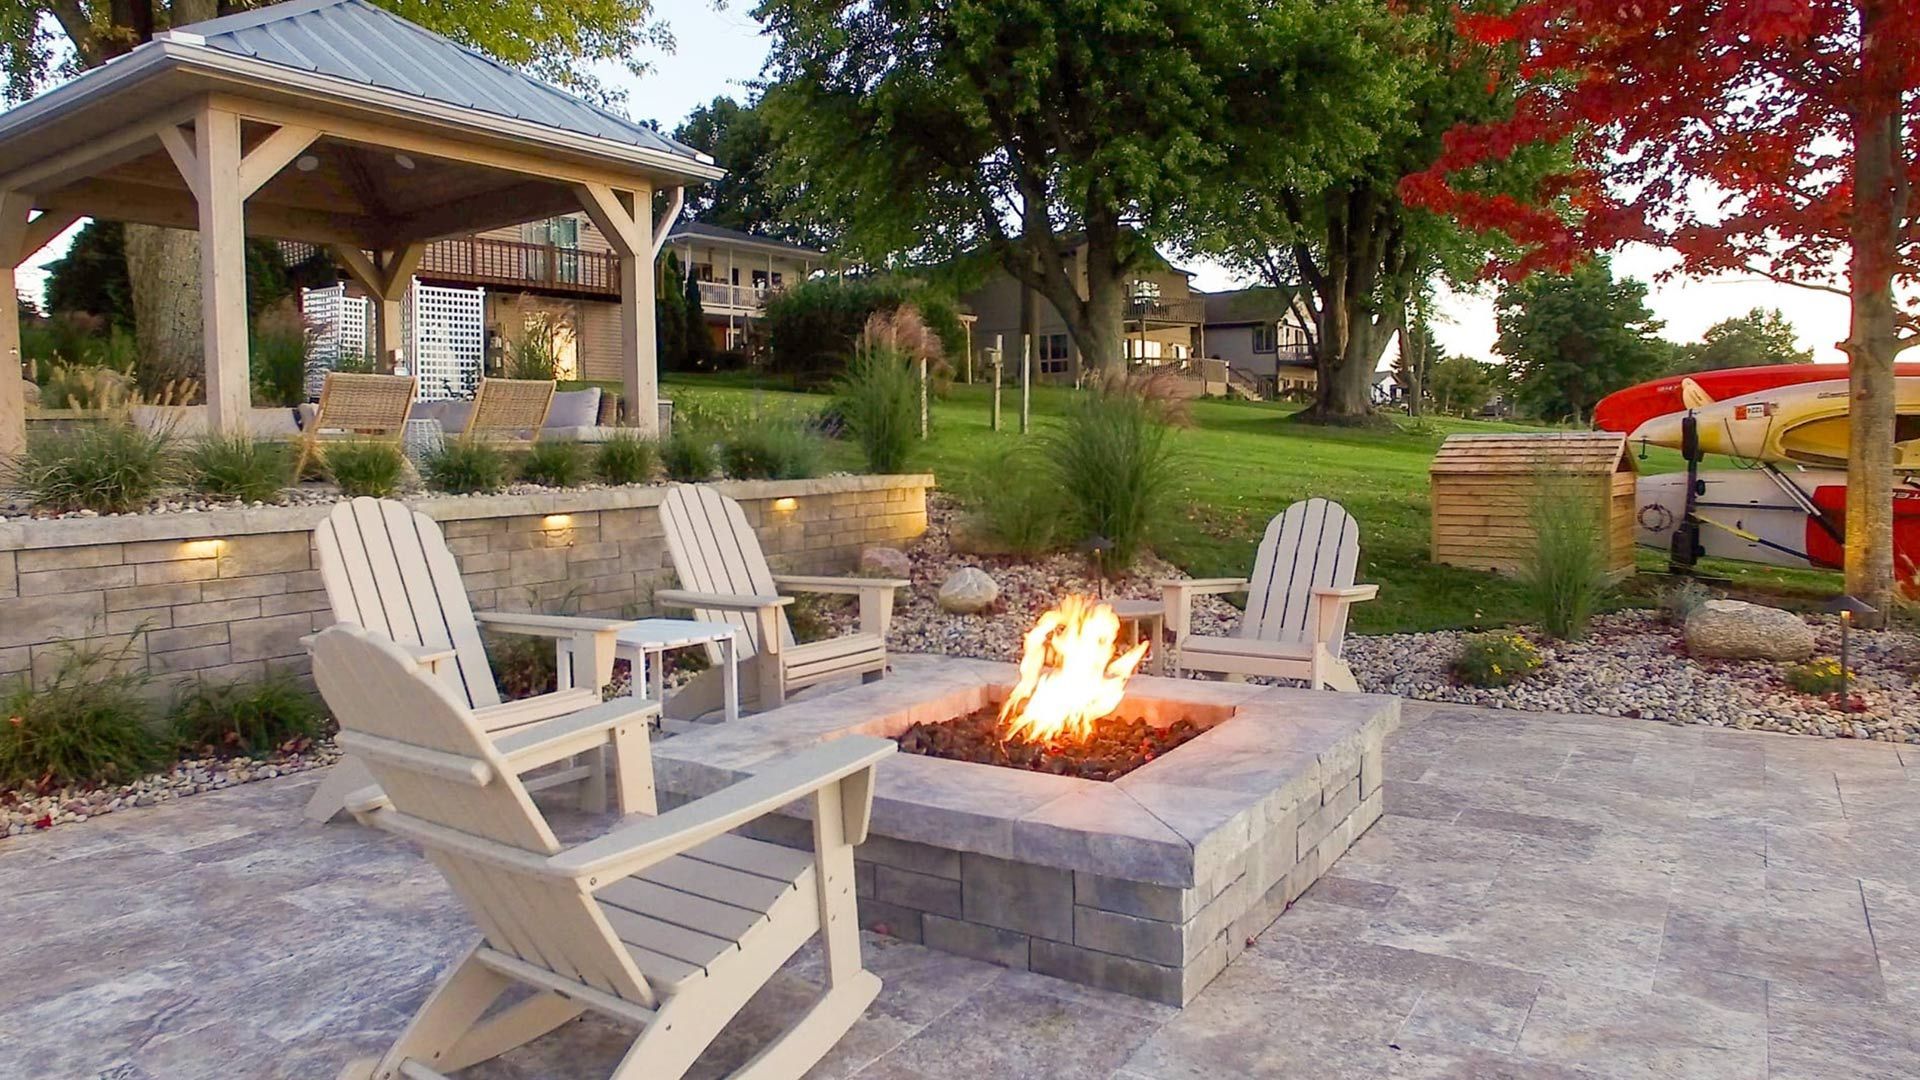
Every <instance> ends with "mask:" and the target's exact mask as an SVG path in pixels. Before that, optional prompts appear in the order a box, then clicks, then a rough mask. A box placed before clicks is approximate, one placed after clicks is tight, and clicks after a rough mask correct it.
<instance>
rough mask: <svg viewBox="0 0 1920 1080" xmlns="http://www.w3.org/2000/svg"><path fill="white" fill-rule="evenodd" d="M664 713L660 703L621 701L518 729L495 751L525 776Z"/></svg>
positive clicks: (497, 742)
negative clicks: (622, 728) (626, 726)
mask: <svg viewBox="0 0 1920 1080" xmlns="http://www.w3.org/2000/svg"><path fill="white" fill-rule="evenodd" d="M659 712H660V703H659V702H657V701H640V700H636V699H634V698H630V697H617V698H614V699H613V700H612V701H608V702H603V703H601V704H599V705H594V706H590V707H588V708H585V709H580V710H578V711H576V712H571V713H568V714H566V715H565V716H556V717H553V718H552V719H549V720H542V721H540V722H538V723H534V724H528V725H526V726H525V727H521V728H516V729H515V730H513V731H512V732H509V733H508V734H505V735H502V736H500V737H499V738H497V739H495V740H494V741H493V747H494V749H496V750H498V751H500V753H501V754H502V755H503V756H504V757H505V758H506V759H507V764H508V765H509V766H511V767H512V768H513V771H514V772H517V773H524V772H526V771H527V770H529V769H537V768H539V767H540V766H542V765H551V764H553V763H554V762H556V761H561V760H564V759H566V758H570V757H572V756H573V755H575V754H579V753H584V752H585V751H588V750H591V749H593V748H594V747H596V746H599V745H601V744H602V743H605V742H606V741H607V733H608V732H609V731H611V730H613V729H614V728H616V727H619V726H620V725H622V724H626V723H631V722H634V721H639V722H640V724H641V726H642V728H643V732H642V735H641V737H642V738H645V737H646V736H645V733H644V727H645V725H646V722H647V721H649V720H651V719H652V718H653V717H654V716H655V715H657V714H658V713H659Z"/></svg>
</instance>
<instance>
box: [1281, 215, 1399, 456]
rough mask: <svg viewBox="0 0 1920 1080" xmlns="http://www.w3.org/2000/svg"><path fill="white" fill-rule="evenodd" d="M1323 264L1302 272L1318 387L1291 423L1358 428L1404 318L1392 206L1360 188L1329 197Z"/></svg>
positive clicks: (1370, 409)
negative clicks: (1309, 299)
mask: <svg viewBox="0 0 1920 1080" xmlns="http://www.w3.org/2000/svg"><path fill="white" fill-rule="evenodd" d="M1323 202H1324V205H1325V208H1326V264H1325V266H1324V267H1323V268H1321V269H1320V270H1318V271H1317V272H1315V273H1312V274H1308V275H1306V276H1307V278H1308V282H1309V285H1310V287H1311V288H1312V289H1313V292H1314V295H1315V298H1316V299H1317V300H1318V301H1319V311H1318V312H1317V315H1318V320H1319V327H1318V333H1317V334H1316V335H1315V338H1316V340H1315V341H1314V365H1315V367H1316V368H1317V369H1318V383H1317V385H1316V387H1315V390H1314V401H1313V404H1312V405H1310V406H1308V407H1307V409H1306V410H1305V411H1303V412H1301V413H1299V414H1298V416H1297V419H1299V420H1303V421H1306V422H1308V423H1318V424H1363V423H1366V422H1367V420H1368V419H1369V418H1370V417H1372V415H1373V373H1374V370H1375V369H1376V368H1378V367H1379V366H1380V357H1381V356H1383V355H1385V353H1386V351H1387V343H1388V342H1389V341H1391V340H1392V339H1393V335H1394V334H1395V333H1397V332H1398V331H1399V328H1400V324H1401V322H1402V320H1403V318H1404V316H1405V312H1406V305H1407V297H1408V291H1409V283H1408V281H1407V274H1406V266H1407V253H1406V250H1405V248H1404V246H1403V245H1402V243H1401V240H1400V230H1399V225H1398V222H1397V219H1396V217H1395V213H1394V211H1393V208H1392V207H1390V206H1384V205H1382V203H1381V202H1380V200H1379V197H1378V196H1377V195H1375V194H1374V193H1373V192H1371V191H1369V190H1366V189H1355V190H1344V191H1334V192H1329V193H1328V194H1327V195H1326V196H1325V197H1324V200H1323Z"/></svg>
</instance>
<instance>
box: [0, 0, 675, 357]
mask: <svg viewBox="0 0 1920 1080" xmlns="http://www.w3.org/2000/svg"><path fill="white" fill-rule="evenodd" d="M267 2H272V0H267ZM374 2H376V3H379V4H381V6H383V7H387V8H389V9H391V10H392V11H394V12H395V13H397V14H399V15H401V16H403V17H405V18H408V19H412V20H413V21H415V22H417V23H420V24H421V25H423V26H425V27H427V28H428V29H430V30H434V31H437V32H439V33H442V34H445V35H447V36H448V37H451V38H453V39H454V40H456V41H459V42H461V43H463V44H466V45H469V46H471V47H473V48H476V49H479V50H481V51H482V52H486V53H488V54H490V55H492V56H494V57H496V58H498V59H500V60H503V61H505V62H507V63H509V64H515V65H518V66H521V67H524V68H526V69H527V70H528V71H529V72H531V73H533V74H535V75H537V76H539V77H541V78H544V79H547V80H549V81H552V82H556V83H558V84H560V85H562V86H566V87H569V88H571V89H573V90H575V91H578V92H581V93H585V94H587V95H589V96H594V97H598V98H599V99H601V100H602V101H605V102H607V103H609V104H612V103H616V102H617V101H618V99H619V95H618V94H617V93H609V92H608V91H607V90H606V89H605V88H604V87H603V86H602V85H601V84H600V83H599V81H598V80H596V79H595V78H594V76H593V74H592V64H593V63H594V62H599V61H605V62H613V63H619V64H621V65H622V66H624V67H626V68H627V69H629V70H630V71H633V72H635V73H636V74H637V73H638V72H640V71H642V70H644V69H645V65H644V63H643V62H642V61H641V60H640V59H638V58H639V57H640V56H643V55H644V52H645V47H646V46H650V45H651V46H660V45H666V44H670V43H671V38H670V37H669V36H668V35H667V33H666V30H665V28H664V27H662V26H661V25H659V24H658V23H655V22H653V21H652V20H651V19H650V18H649V15H650V13H651V11H652V4H651V0H491V2H489V3H485V4H447V3H439V2H436V0H374ZM261 6H264V4H263V3H262V2H260V0H11V2H9V3H6V4H4V5H0V31H4V32H5V35H6V38H5V40H6V47H5V48H4V49H0V72H4V75H5V80H6V86H5V94H6V97H7V99H8V101H10V102H17V101H24V100H26V99H27V98H29V97H32V96H33V95H34V94H35V93H38V92H39V91H40V90H41V89H43V88H45V87H46V86H47V85H48V84H49V83H51V82H53V81H56V80H59V79H65V78H68V77H71V76H73V75H75V74H77V73H79V72H80V71H83V70H85V69H87V68H93V67H98V66H99V65H101V64H104V63H106V62H107V61H109V60H111V59H113V58H114V57H116V56H120V55H122V54H125V53H127V52H130V51H132V50H133V49H134V47H135V46H138V45H140V44H141V43H143V42H145V41H147V40H149V39H150V38H152V36H153V35H154V33H155V32H156V31H159V30H165V29H167V28H169V27H174V26H185V25H187V24H188V23H194V22H200V21H202V20H204V19H210V18H213V17H214V16H215V15H218V14H222V13H224V12H230V11H238V10H244V9H248V8H256V7H261ZM63 38H64V41H63V40H62V39H63ZM124 237H125V240H124V244H125V251H126V265H127V278H128V282H129V289H128V291H129V294H130V300H131V304H132V311H133V319H132V322H133V324H134V326H135V328H136V334H137V336H138V338H139V349H140V356H141V363H140V367H139V369H138V375H139V377H140V381H141V385H142V386H143V387H146V388H154V387H158V386H162V385H164V384H166V383H168V382H172V381H174V380H175V379H186V378H197V377H198V375H199V374H200V372H201V367H202V365H203V362H204V360H203V356H202V353H201V336H200V290H199V279H200V242H199V236H198V234H197V233H193V232H188V231H183V230H179V229H162V228H159V227H156V226H151V225H134V224H129V225H127V226H126V227H125V230H124Z"/></svg>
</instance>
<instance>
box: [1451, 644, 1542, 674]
mask: <svg viewBox="0 0 1920 1080" xmlns="http://www.w3.org/2000/svg"><path fill="white" fill-rule="evenodd" d="M1544 663H1546V660H1545V659H1544V658H1543V657H1541V655H1540V650H1539V649H1536V648H1534V647H1533V643H1532V642H1529V641H1528V640H1527V639H1526V638H1523V637H1521V636H1520V635H1519V634H1511V633H1506V634H1503V633H1493V634H1475V635H1474V636H1472V637H1470V638H1468V639H1467V640H1466V641H1465V642H1463V643H1461V646H1460V652H1459V655H1457V656H1455V657H1454V658H1453V664H1452V671H1453V677H1454V678H1455V679H1458V680H1459V681H1460V682H1461V683H1463V684H1464V685H1467V686H1510V685H1512V684H1513V683H1516V682H1519V681H1520V680H1521V679H1524V678H1526V677H1527V676H1529V675H1531V674H1533V673H1534V672H1535V671H1538V670H1540V665H1542V664H1544Z"/></svg>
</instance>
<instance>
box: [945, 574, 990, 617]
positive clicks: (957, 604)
mask: <svg viewBox="0 0 1920 1080" xmlns="http://www.w3.org/2000/svg"><path fill="white" fill-rule="evenodd" d="M935 599H936V600H938V601H939V604H940V609H941V610H942V611H950V612H952V613H953V614H955V615H972V614H975V613H977V612H981V611H985V610H986V609H988V608H990V607H992V606H993V602H994V601H995V600H998V599H1000V586H999V585H998V584H996V583H995V582H994V580H993V578H992V577H990V576H988V574H987V572H986V571H985V570H982V569H980V568H979V567H977V566H963V567H961V568H960V569H958V570H955V571H954V572H953V574H952V575H951V576H949V577H948V578H947V580H946V582H945V583H944V584H942V585H941V586H940V594H939V595H938V596H937V597H935Z"/></svg>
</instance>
